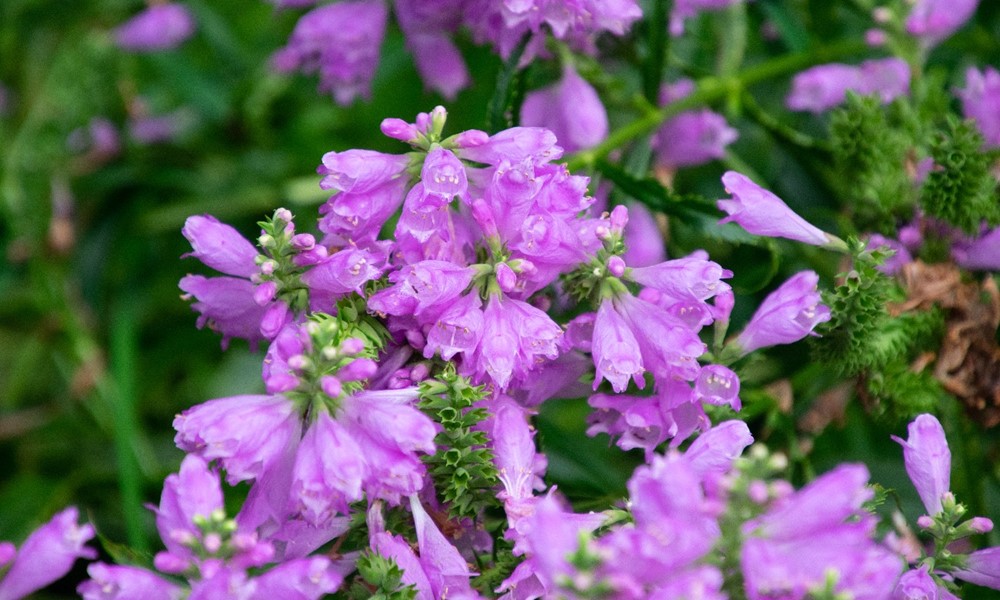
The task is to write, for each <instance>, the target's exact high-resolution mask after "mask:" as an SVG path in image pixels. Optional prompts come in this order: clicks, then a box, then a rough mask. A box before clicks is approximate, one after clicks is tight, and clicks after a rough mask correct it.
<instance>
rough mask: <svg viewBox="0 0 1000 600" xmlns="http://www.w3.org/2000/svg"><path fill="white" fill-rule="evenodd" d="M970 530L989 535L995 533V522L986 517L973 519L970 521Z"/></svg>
mask: <svg viewBox="0 0 1000 600" xmlns="http://www.w3.org/2000/svg"><path fill="white" fill-rule="evenodd" d="M969 528H970V529H972V531H975V532H976V533H989V532H991V531H993V521H991V520H990V519H987V518H986V517H972V519H970V520H969Z"/></svg>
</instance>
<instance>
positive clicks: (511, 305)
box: [471, 296, 562, 390]
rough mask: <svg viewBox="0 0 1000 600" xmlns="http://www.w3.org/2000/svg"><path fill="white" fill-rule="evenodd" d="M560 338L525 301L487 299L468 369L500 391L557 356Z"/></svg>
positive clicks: (548, 320) (555, 328)
mask: <svg viewBox="0 0 1000 600" xmlns="http://www.w3.org/2000/svg"><path fill="white" fill-rule="evenodd" d="M561 335H562V329H561V328H560V327H559V326H558V325H556V324H555V322H554V321H553V320H552V318H551V317H550V316H549V315H548V314H546V313H545V312H543V311H541V310H539V309H537V308H535V307H534V306H531V305H530V304H528V303H527V302H522V301H520V300H514V299H513V298H508V297H503V296H490V299H489V301H488V302H487V304H486V308H485V309H484V311H483V327H482V337H480V339H479V345H478V347H477V348H476V351H475V354H474V356H473V357H472V358H473V360H472V365H471V366H472V369H473V371H474V372H475V374H476V376H477V377H478V378H479V379H480V380H485V378H487V377H488V378H489V379H491V380H492V381H493V383H494V384H495V385H496V386H497V387H498V388H499V389H501V390H503V389H505V388H506V387H507V386H508V384H509V383H510V381H511V379H512V378H513V377H517V378H518V379H520V378H521V377H522V376H524V374H525V373H527V372H528V371H530V370H532V369H534V368H535V366H536V365H537V364H538V363H540V362H542V361H543V360H544V359H554V358H556V357H557V356H559V348H558V345H557V341H558V339H559V337H560V336H561Z"/></svg>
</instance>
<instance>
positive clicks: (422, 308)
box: [368, 260, 475, 318]
mask: <svg viewBox="0 0 1000 600" xmlns="http://www.w3.org/2000/svg"><path fill="white" fill-rule="evenodd" d="M473 275H475V269H473V268H471V267H463V266H459V265H456V264H454V263H451V262H446V261H442V260H425V261H421V262H417V263H414V264H411V265H406V266H404V267H403V268H402V269H400V270H399V271H393V272H392V273H390V274H389V282H390V283H392V284H393V285H391V286H390V287H387V288H384V289H382V290H379V291H378V292H376V293H375V294H373V295H372V296H371V297H369V298H368V308H369V309H371V310H375V311H378V312H382V313H386V314H390V315H395V316H405V315H413V316H415V317H417V318H420V317H422V316H424V315H425V314H432V315H433V316H434V317H437V316H438V315H439V314H440V313H441V312H442V311H443V310H444V309H445V308H447V307H449V306H452V305H453V304H454V302H455V301H456V300H457V299H458V298H459V296H460V295H461V294H462V292H464V291H465V289H466V288H467V287H468V286H469V284H470V283H472V277H473Z"/></svg>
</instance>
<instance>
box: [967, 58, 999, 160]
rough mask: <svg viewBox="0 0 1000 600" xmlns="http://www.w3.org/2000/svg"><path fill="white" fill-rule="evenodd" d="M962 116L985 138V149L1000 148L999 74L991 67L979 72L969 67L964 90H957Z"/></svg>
mask: <svg viewBox="0 0 1000 600" xmlns="http://www.w3.org/2000/svg"><path fill="white" fill-rule="evenodd" d="M957 94H958V97H959V98H961V100H962V115H963V116H965V118H966V119H972V120H974V121H975V122H976V125H978V126H979V131H981V132H982V133H983V137H984V138H986V143H985V146H986V147H987V148H996V147H998V146H1000V72H998V71H997V70H996V69H994V68H993V67H986V68H985V69H984V70H983V71H981V72H980V71H979V70H978V69H976V68H975V67H969V70H968V71H966V72H965V88H961V89H959V90H957Z"/></svg>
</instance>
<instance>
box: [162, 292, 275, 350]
mask: <svg viewBox="0 0 1000 600" xmlns="http://www.w3.org/2000/svg"><path fill="white" fill-rule="evenodd" d="M178 286H179V287H180V288H181V290H183V291H184V292H185V294H190V296H192V297H194V298H195V300H196V302H194V303H193V304H192V305H191V308H193V309H194V310H196V311H198V313H199V316H198V322H197V324H198V328H199V329H201V328H202V327H204V326H205V325H208V326H209V328H211V329H212V330H214V331H218V332H219V333H221V334H222V347H223V348H226V347H227V346H228V345H229V339H230V338H234V337H235V338H242V339H245V340H248V341H249V342H250V344H251V345H256V343H257V342H259V341H260V340H262V339H264V335H263V334H262V333H261V323H262V322H263V321H264V317H265V315H266V314H267V308H265V307H263V306H260V305H259V304H257V303H256V302H255V301H254V296H253V294H254V286H253V284H252V283H250V281H248V280H246V279H238V278H236V277H203V276H201V275H188V276H186V277H184V278H182V279H181V281H180V283H179V284H178Z"/></svg>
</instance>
